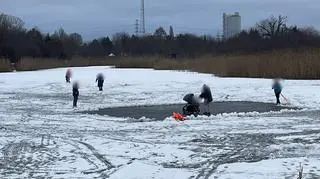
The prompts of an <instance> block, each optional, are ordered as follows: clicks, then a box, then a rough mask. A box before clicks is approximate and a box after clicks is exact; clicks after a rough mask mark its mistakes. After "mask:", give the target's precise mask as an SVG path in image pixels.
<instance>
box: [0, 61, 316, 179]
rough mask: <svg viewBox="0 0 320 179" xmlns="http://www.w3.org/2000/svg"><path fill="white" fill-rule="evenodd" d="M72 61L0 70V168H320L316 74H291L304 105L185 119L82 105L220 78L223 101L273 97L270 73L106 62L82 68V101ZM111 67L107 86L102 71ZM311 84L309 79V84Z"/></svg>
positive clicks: (146, 98) (134, 174)
mask: <svg viewBox="0 0 320 179" xmlns="http://www.w3.org/2000/svg"><path fill="white" fill-rule="evenodd" d="M64 72H65V69H55V70H45V71H37V72H24V73H4V74H0V148H1V153H0V178H4V177H6V178H23V177H53V178H94V177H97V178H107V177H109V178H119V179H120V178H146V179H147V178H148V179H149V178H237V179H238V178H266V179H267V178H295V177H296V175H297V174H298V169H299V165H300V163H301V164H302V165H303V167H304V178H310V179H311V178H319V177H320V144H319V142H320V122H319V116H320V111H318V109H317V105H319V103H320V102H318V99H320V98H319V95H318V94H317V93H316V91H317V89H318V85H317V83H319V82H318V81H288V82H287V84H286V89H290V90H286V91H285V93H284V94H285V95H286V97H288V98H289V99H290V102H291V106H296V107H302V108H305V109H304V110H302V111H291V110H284V111H281V112H272V113H256V112H248V113H231V114H221V115H216V116H212V117H204V116H200V117H198V118H191V119H190V120H188V121H186V122H183V123H182V122H177V121H174V120H172V119H170V118H167V119H165V120H164V121H152V120H148V119H140V120H134V119H129V118H115V117H108V116H99V115H89V114H81V113H79V112H81V111H87V110H94V109H97V108H105V107H115V106H135V105H153V104H165V103H169V104H174V103H177V102H182V101H181V99H182V97H183V95H184V94H186V93H189V92H194V93H197V92H198V91H199V88H200V87H201V85H202V83H207V84H209V85H210V86H212V91H213V95H214V98H215V100H217V101H225V100H230V101H256V102H273V100H274V99H273V96H272V95H273V94H272V91H270V83H269V80H263V79H261V80H259V79H220V78H215V77H212V76H210V75H202V74H196V73H182V72H181V73H179V72H168V71H161V72H159V71H152V70H130V69H127V70H120V69H110V68H105V67H92V68H75V69H74V75H75V76H76V77H77V80H79V81H80V85H81V89H80V98H79V109H77V110H73V109H72V108H71V105H72V102H71V99H72V97H71V86H70V85H69V84H65V83H64ZM99 72H104V73H105V76H106V79H108V80H106V84H105V91H104V92H102V93H100V92H98V89H97V87H96V84H95V83H94V80H95V75H96V74H97V73H99ZM302 86H303V87H304V88H301V87H302Z"/></svg>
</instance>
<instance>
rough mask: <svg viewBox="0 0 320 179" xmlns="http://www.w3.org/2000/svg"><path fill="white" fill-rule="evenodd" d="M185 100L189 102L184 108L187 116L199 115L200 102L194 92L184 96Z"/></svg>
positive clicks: (184, 113)
mask: <svg viewBox="0 0 320 179" xmlns="http://www.w3.org/2000/svg"><path fill="white" fill-rule="evenodd" d="M183 100H184V101H185V102H187V104H186V105H185V106H183V108H182V112H183V115H185V116H190V115H194V116H198V114H199V113H200V108H199V106H200V103H199V101H198V99H196V96H195V95H194V94H191V93H190V94H187V95H185V96H184V98H183Z"/></svg>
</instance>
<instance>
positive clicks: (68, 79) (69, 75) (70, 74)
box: [66, 69, 72, 83]
mask: <svg viewBox="0 0 320 179" xmlns="http://www.w3.org/2000/svg"><path fill="white" fill-rule="evenodd" d="M71 76H72V72H71V69H68V70H67V72H66V82H67V83H70V78H71Z"/></svg>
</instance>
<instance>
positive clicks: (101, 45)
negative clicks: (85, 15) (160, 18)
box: [0, 14, 320, 62]
mask: <svg viewBox="0 0 320 179" xmlns="http://www.w3.org/2000/svg"><path fill="white" fill-rule="evenodd" d="M301 47H303V48H304V47H320V34H319V32H318V31H317V30H315V29H314V28H312V27H308V28H299V27H297V26H288V25H287V17H284V16H278V17H274V16H272V17H269V18H267V19H265V20H262V21H260V22H258V23H257V24H256V25H255V26H254V27H252V28H251V29H249V30H244V31H242V32H241V33H240V34H239V35H237V36H235V37H233V38H230V39H223V38H219V37H212V36H208V35H204V36H197V35H194V34H177V35H175V34H174V31H173V28H172V27H170V29H169V32H168V33H167V32H166V30H165V29H164V28H162V27H159V28H158V29H156V30H155V32H154V34H151V35H146V36H135V35H129V34H127V33H117V34H115V35H114V36H113V37H112V38H111V39H110V38H109V37H102V38H99V39H94V40H92V41H89V42H84V41H83V39H82V36H81V35H80V34H78V33H70V34H68V33H66V32H65V31H64V30H63V29H62V28H61V29H58V30H57V31H56V32H55V33H53V34H44V33H42V32H41V31H40V30H39V29H38V28H32V29H25V28H24V22H23V21H22V20H21V19H20V18H18V17H14V16H10V15H6V14H1V15H0V56H1V57H2V58H7V59H10V60H11V61H13V62H16V61H18V60H19V59H20V58H21V57H25V56H27V57H33V58H59V59H71V58H72V57H76V56H83V57H104V56H108V55H109V54H110V53H114V54H116V55H132V56H138V55H139V56H143V55H159V56H168V55H170V56H171V57H173V56H174V57H176V56H184V57H186V56H187V57H197V56H201V55H205V54H226V53H239V52H240V53H252V52H260V51H267V50H275V49H283V48H301Z"/></svg>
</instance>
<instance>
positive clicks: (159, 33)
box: [153, 27, 167, 38]
mask: <svg viewBox="0 0 320 179" xmlns="http://www.w3.org/2000/svg"><path fill="white" fill-rule="evenodd" d="M153 35H154V36H156V37H161V38H164V37H166V36H167V32H166V30H164V28H163V27H159V28H158V29H156V31H155V32H154V34H153Z"/></svg>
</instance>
